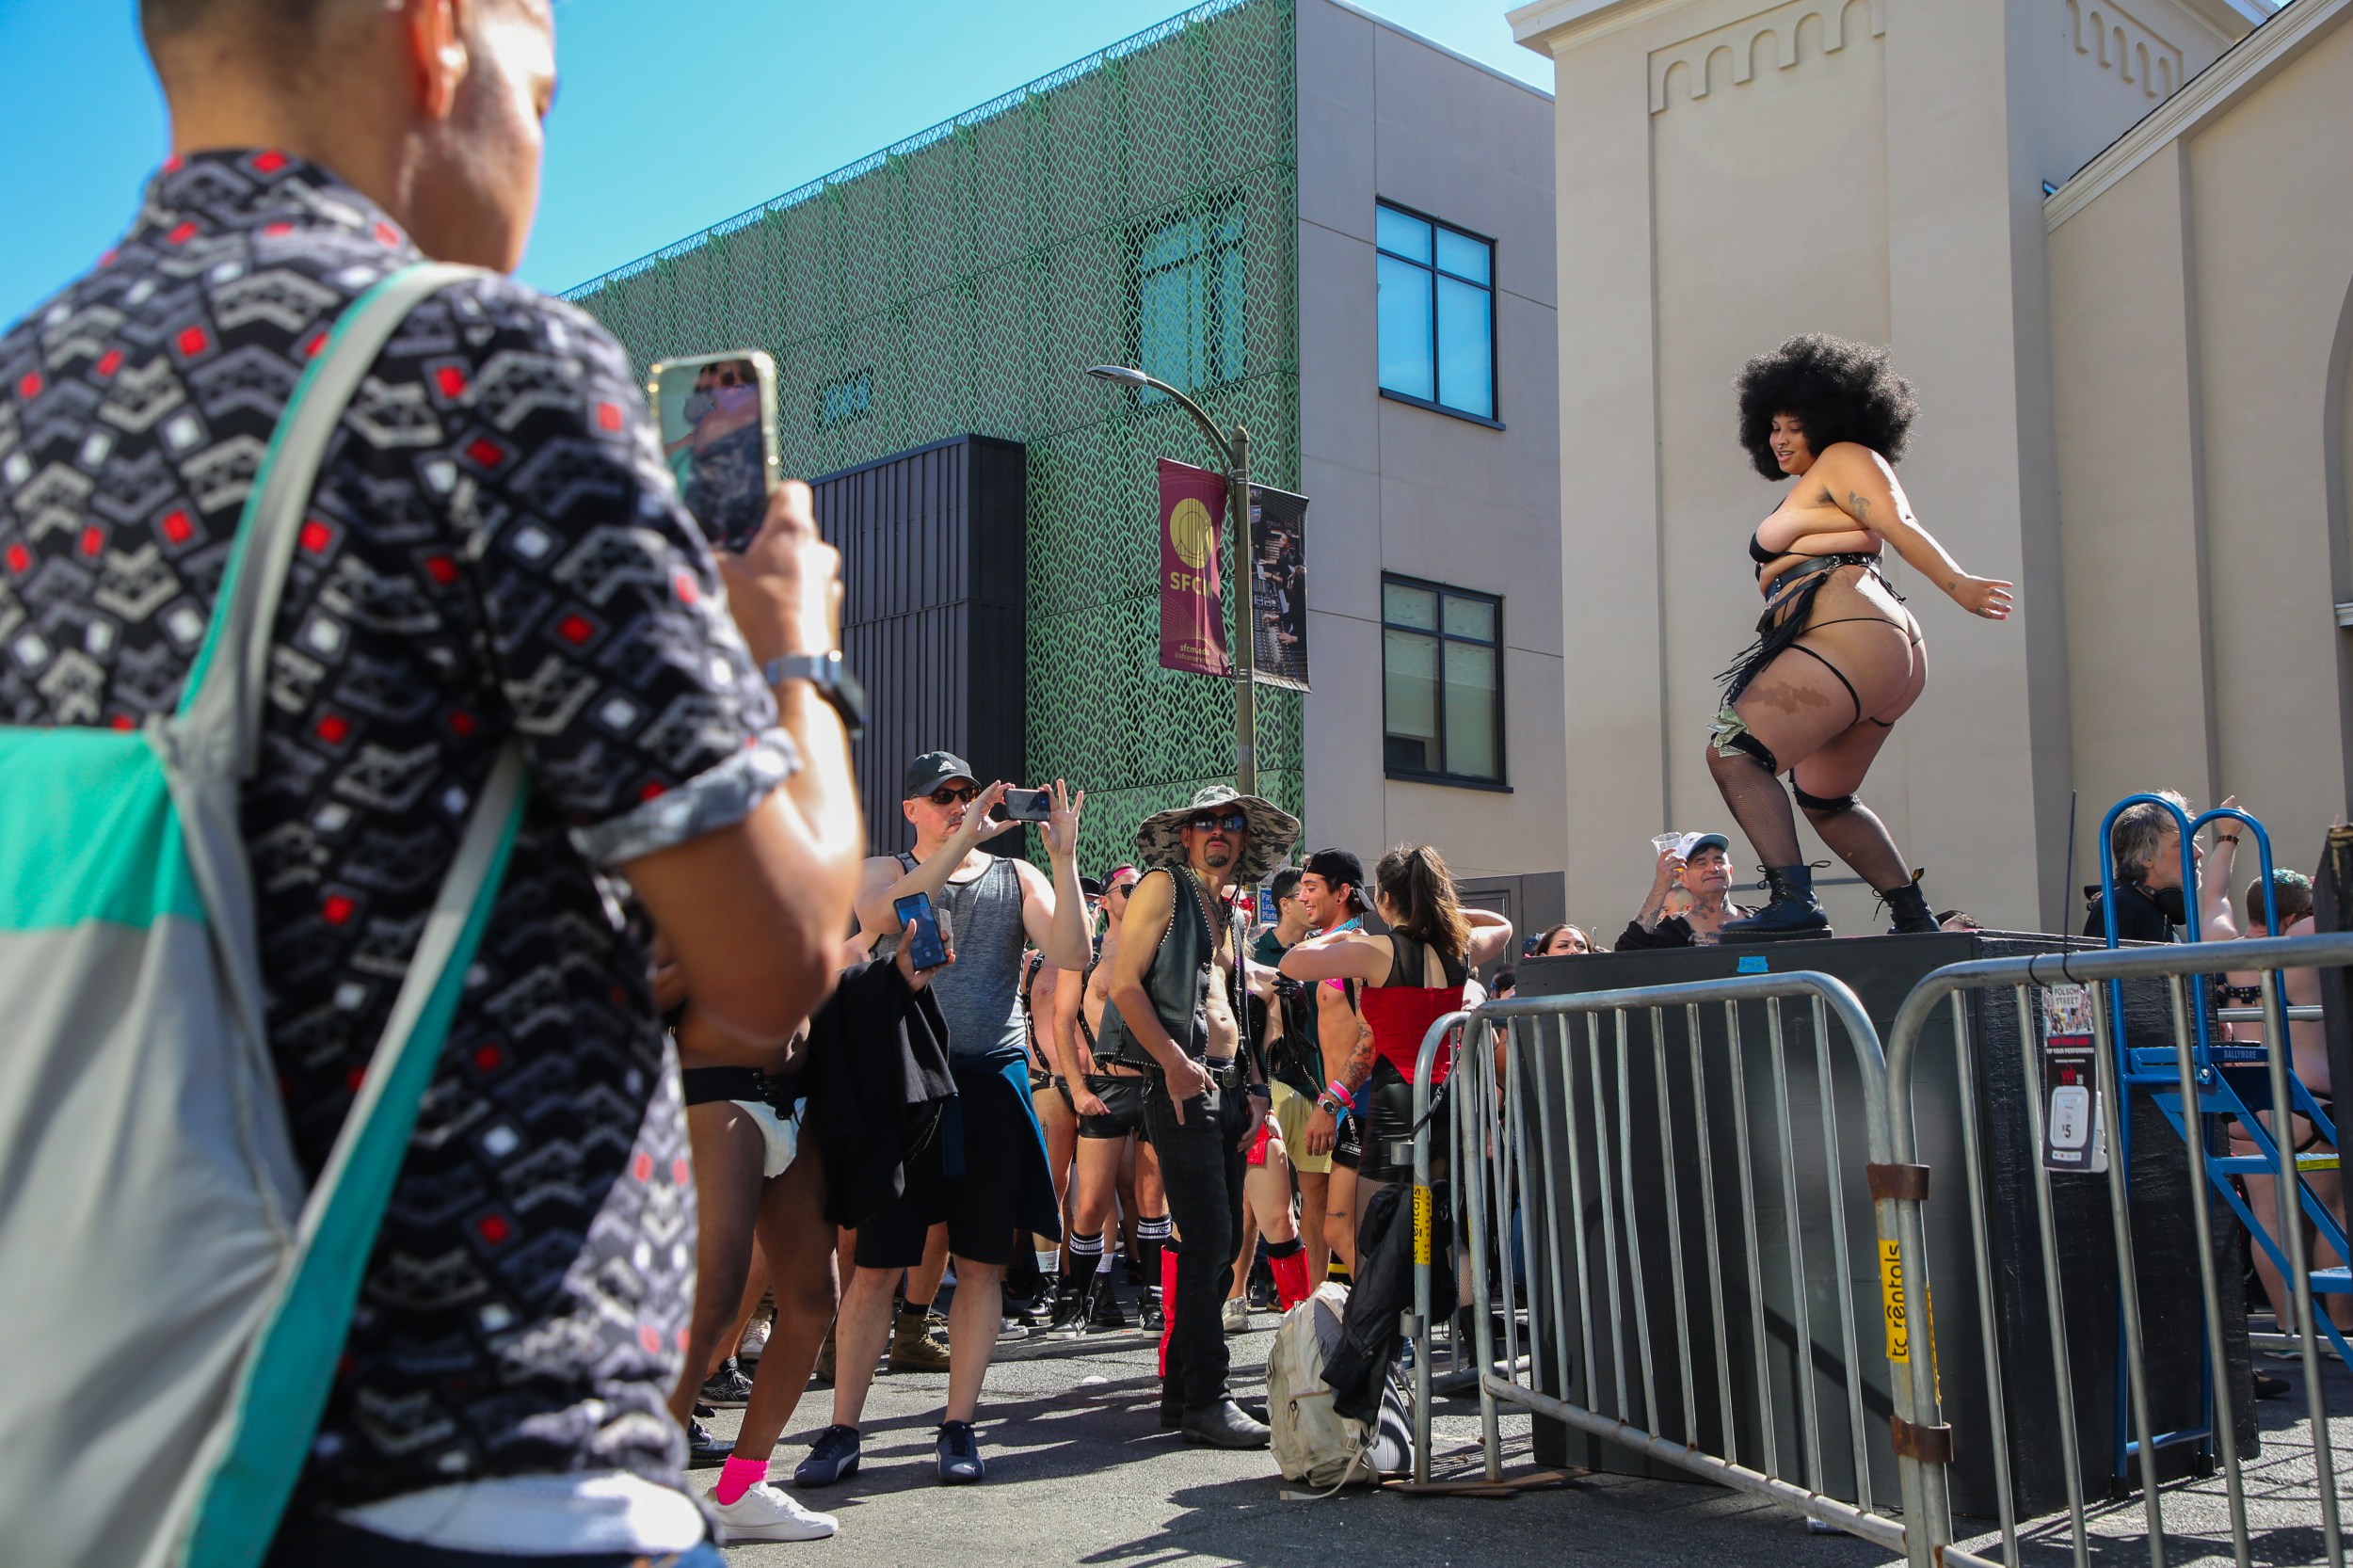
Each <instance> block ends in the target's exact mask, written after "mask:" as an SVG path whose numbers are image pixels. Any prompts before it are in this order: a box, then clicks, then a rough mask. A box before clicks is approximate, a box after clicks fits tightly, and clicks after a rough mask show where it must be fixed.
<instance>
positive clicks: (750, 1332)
mask: <svg viewBox="0 0 2353 1568" xmlns="http://www.w3.org/2000/svg"><path fill="white" fill-rule="evenodd" d="M767 1348H768V1320H767V1319H765V1318H754V1319H753V1320H752V1321H751V1326H750V1327H748V1328H746V1329H745V1330H744V1337H743V1338H742V1339H740V1340H738V1341H737V1342H736V1346H735V1358H736V1359H737V1360H738V1361H741V1362H743V1363H744V1365H746V1366H749V1365H750V1364H751V1363H753V1362H755V1361H758V1360H759V1359H760V1352H762V1351H765V1350H766V1349H767Z"/></svg>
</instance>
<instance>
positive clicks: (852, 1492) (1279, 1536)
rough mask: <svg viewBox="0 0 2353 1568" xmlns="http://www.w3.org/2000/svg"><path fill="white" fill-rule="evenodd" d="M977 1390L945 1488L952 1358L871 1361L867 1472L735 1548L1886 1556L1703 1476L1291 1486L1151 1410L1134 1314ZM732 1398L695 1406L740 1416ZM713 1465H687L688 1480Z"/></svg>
mask: <svg viewBox="0 0 2353 1568" xmlns="http://www.w3.org/2000/svg"><path fill="white" fill-rule="evenodd" d="M1276 1321H1277V1320H1276V1319H1275V1318H1274V1317H1273V1315H1272V1314H1261V1315H1259V1316H1258V1317H1257V1318H1255V1319H1253V1320H1252V1323H1253V1329H1252V1332H1250V1333H1247V1334H1240V1335H1236V1336H1233V1337H1232V1341H1231V1342H1232V1344H1233V1347H1234V1361H1235V1370H1236V1378H1235V1384H1236V1389H1237V1392H1238V1393H1240V1394H1241V1396H1242V1397H1243V1398H1244V1399H1257V1398H1259V1397H1262V1395H1263V1388H1264V1370H1265V1365H1266V1355H1267V1351H1268V1348H1269V1346H1270V1345H1271V1344H1272V1343H1273V1337H1274V1336H1273V1328H1274V1325H1275V1323H1276ZM999 1351H1000V1353H999V1355H998V1357H997V1359H996V1361H995V1362H994V1363H993V1364H992V1365H991V1367H990V1368H989V1373H988V1383H987V1392H986V1395H985V1397H984V1400H982V1404H981V1418H980V1440H981V1451H982V1453H983V1455H984V1457H985V1458H986V1460H987V1462H988V1467H989V1469H988V1479H987V1480H986V1481H985V1482H984V1484H982V1485H979V1486H972V1487H964V1488H945V1487H942V1486H940V1485H939V1484H938V1482H937V1480H936V1479H935V1474H934V1469H933V1461H932V1440H933V1434H934V1431H935V1428H936V1423H937V1421H938V1419H939V1405H940V1401H941V1400H942V1399H943V1398H944V1397H945V1395H946V1392H947V1383H948V1380H947V1377H946V1374H944V1373H930V1374H911V1373H886V1374H883V1375H881V1376H878V1377H877V1378H876V1379H875V1380H874V1391H873V1393H872V1396H871V1398H870V1400H869V1401H868V1405H867V1411H866V1420H865V1423H864V1429H863V1430H864V1434H865V1452H864V1459H863V1463H862V1465H861V1468H860V1470H859V1472H858V1474H857V1475H856V1476H855V1477H853V1478H852V1479H851V1480H848V1481H846V1482H844V1483H842V1484H841V1485H840V1486H836V1487H829V1488H825V1489H824V1490H818V1491H809V1492H803V1493H799V1494H797V1495H798V1496H800V1497H801V1500H802V1501H803V1502H805V1503H807V1504H808V1506H810V1507H812V1508H817V1509H822V1510H824V1511H825V1512H829V1513H832V1514H834V1515H836V1516H837V1517H838V1518H840V1521H841V1530H840V1534H839V1535H837V1536H835V1537H834V1538H833V1539H832V1540H830V1541H823V1542H814V1543H807V1544H746V1545H742V1546H734V1547H730V1548H728V1559H729V1560H730V1561H733V1562H739V1563H742V1564H744V1568H768V1565H771V1564H788V1563H807V1562H809V1561H812V1560H819V1559H824V1560H835V1561H848V1562H856V1563H858V1564H860V1565H861V1568H867V1565H871V1568H895V1565H898V1564H905V1565H907V1568H994V1565H997V1564H1008V1565H1010V1564H1021V1565H1024V1568H1036V1565H1041V1564H1062V1563H1102V1564H1113V1565H1119V1568H1128V1565H1139V1568H1142V1565H1149V1568H1159V1565H1160V1564H1167V1563H1193V1562H1202V1563H1243V1564H1264V1565H1266V1568H1307V1565H1310V1564H1314V1565H1329V1568H1387V1565H1390V1564H1396V1565H1398V1568H1453V1565H1454V1564H1456V1563H1464V1564H1470V1563H1476V1564H1479V1565H1480V1568H1513V1565H1516V1564H1522V1563H1528V1564H1534V1563H1545V1564H1558V1563H1583V1562H1593V1563H1600V1562H1609V1563H1629V1564H1647V1563H1659V1564H1667V1563H1677V1564H1681V1563H1699V1562H1705V1563H1710V1564H1716V1565H1721V1568H1733V1565H1737V1564H1749V1563H1754V1564H1772V1565H1775V1568H1864V1565H1866V1564H1881V1563H1886V1562H1889V1561H1891V1560H1893V1559H1891V1558H1890V1556H1889V1555H1888V1554H1887V1553H1886V1552H1884V1551H1882V1550H1881V1549H1879V1548H1877V1547H1875V1546H1871V1545H1868V1544H1865V1543H1864V1542H1861V1541H1856V1540H1853V1539H1851V1538H1849V1537H1846V1536H1835V1535H1820V1534H1816V1533H1813V1532H1811V1531H1809V1529H1808V1528H1807V1526H1806V1522H1805V1521H1804V1520H1803V1519H1801V1518H1799V1517H1798V1516H1797V1515H1795V1514H1792V1513H1789V1512H1785V1511H1784V1510H1782V1509H1779V1508H1776V1507H1773V1506H1771V1505H1769V1504H1766V1503H1762V1502H1758V1501H1754V1500H1752V1499H1750V1498H1747V1497H1745V1496H1738V1495H1736V1494H1733V1493H1728V1492H1723V1491H1720V1490H1718V1489H1716V1488H1714V1487H1710V1486H1704V1485H1699V1484H1691V1485H1682V1484H1678V1483H1674V1482H1662V1481H1650V1480H1626V1479H1623V1478H1617V1477H1600V1476H1595V1477H1587V1478H1583V1479H1580V1480H1577V1481H1575V1482H1573V1483H1572V1484H1570V1485H1569V1486H1566V1487H1561V1488H1558V1489H1554V1490H1549V1491H1540V1492H1527V1493H1523V1494H1521V1495H1519V1496H1513V1497H1510V1498H1507V1499H1474V1498H1462V1497H1427V1496H1402V1495H1400V1494H1397V1493H1394V1492H1387V1491H1384V1492H1378V1493H1375V1492H1371V1491H1369V1490H1365V1489H1351V1490H1349V1491H1347V1492H1343V1493H1341V1494H1340V1495H1339V1496H1336V1497H1333V1498H1330V1499H1327V1500H1321V1501H1286V1500H1284V1499H1283V1497H1282V1493H1283V1491H1284V1490H1285V1483H1284V1481H1283V1480H1282V1478H1281V1477H1280V1476H1279V1475H1277V1474H1276V1472H1275V1468H1274V1462H1273V1458H1272V1457H1271V1456H1270V1455H1269V1454H1268V1453H1266V1452H1265V1451H1264V1450H1259V1451H1257V1452H1244V1453H1230V1452H1221V1451H1218V1450H1215V1449H1209V1448H1195V1447H1192V1446H1189V1445H1187V1444H1186V1443H1184V1442H1183V1441H1182V1440H1181V1439H1179V1438H1178V1437H1177V1435H1176V1434H1175V1433H1170V1432H1160V1430H1159V1423H1158V1400H1159V1397H1160V1388H1159V1381H1158V1379H1157V1378H1156V1377H1155V1376H1154V1345H1153V1341H1152V1340H1151V1339H1150V1338H1148V1337H1147V1336H1144V1335H1143V1334H1142V1333H1140V1332H1136V1331H1132V1330H1131V1331H1128V1332H1126V1333H1117V1332H1113V1333H1107V1334H1092V1335H1088V1336H1083V1337H1080V1338H1077V1339H1070V1338H1057V1339H1032V1340H1029V1341H1024V1342H1019V1343H1015V1344H1009V1345H1003V1346H1000V1347H999ZM831 1402H832V1396H831V1391H830V1390H829V1389H826V1388H823V1387H812V1388H810V1390H809V1391H808V1394H807V1395H805V1396H804V1397H803V1399H802V1401H801V1406H800V1409H799V1410H798V1411H797V1412H796V1413H795V1415H794V1417H793V1420H792V1425H791V1427H790V1428H789V1429H788V1430H787V1432H786V1435H785V1441H784V1442H783V1443H782V1444H780V1445H778V1447H777V1449H776V1465H775V1471H776V1475H777V1477H778V1478H779V1480H781V1481H784V1482H785V1483H786V1484H788V1485H789V1477H790V1474H791V1470H792V1465H793V1464H795V1463H797V1462H798V1460H799V1459H800V1458H801V1456H802V1455H803V1454H804V1453H806V1452H807V1451H808V1445H809V1443H810V1442H811V1441H813V1440H814V1439H815V1437H816V1434H817V1433H818V1432H820V1431H821V1430H823V1428H824V1425H825V1423H826V1421H827V1420H828V1419H829V1418H830V1416H829V1413H830V1410H831ZM1478 1416H1479V1410H1478V1404H1477V1401H1476V1400H1474V1399H1468V1398H1465V1399H1461V1400H1447V1401H1443V1402H1442V1403H1441V1404H1440V1405H1439V1407H1438V1418H1437V1440H1436V1445H1435V1446H1436V1450H1437V1458H1436V1465H1435V1468H1436V1470H1437V1472H1438V1473H1439V1474H1440V1475H1441V1476H1444V1475H1446V1474H1448V1473H1453V1474H1458V1475H1465V1476H1469V1475H1476V1474H1477V1473H1478V1472H1479V1420H1478ZM736 1419H737V1413H736V1412H733V1411H723V1412H721V1413H720V1415H719V1416H717V1417H715V1418H712V1419H709V1420H707V1421H706V1423H705V1424H706V1425H708V1426H710V1427H711V1428H712V1430H713V1431H714V1432H733V1431H734V1428H735V1423H736ZM1505 1435H1506V1438H1507V1440H1508V1443H1509V1452H1508V1454H1507V1461H1506V1464H1507V1472H1509V1471H1511V1470H1518V1471H1522V1472H1526V1471H1531V1470H1533V1469H1534V1468H1535V1467H1536V1466H1535V1464H1534V1463H1533V1460H1532V1457H1531V1456H1530V1454H1529V1443H1528V1422H1527V1421H1526V1420H1525V1419H1524V1418H1519V1419H1507V1421H1506V1423H1505ZM717 1473H718V1472H717V1471H716V1470H711V1471H698V1472H696V1476H697V1479H698V1480H699V1481H700V1482H701V1484H704V1485H708V1484H709V1483H710V1481H711V1480H713V1479H715V1478H716V1476H717Z"/></svg>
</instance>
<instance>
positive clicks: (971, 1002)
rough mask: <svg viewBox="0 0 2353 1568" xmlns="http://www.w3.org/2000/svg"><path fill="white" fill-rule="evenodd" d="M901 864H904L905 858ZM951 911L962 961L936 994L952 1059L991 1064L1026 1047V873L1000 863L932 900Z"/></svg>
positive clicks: (937, 981) (937, 980)
mask: <svg viewBox="0 0 2353 1568" xmlns="http://www.w3.org/2000/svg"><path fill="white" fill-rule="evenodd" d="M900 858H901V861H902V863H903V864H904V863H906V856H901V857H900ZM932 903H933V905H934V906H935V907H936V908H939V909H943V910H945V911H947V915H948V920H949V931H948V935H949V939H950V941H952V943H953V944H954V946H955V950H956V961H955V962H954V963H952V964H951V965H949V966H948V967H947V968H944V969H942V970H940V971H939V973H938V974H937V975H936V976H935V977H934V978H933V980H932V994H933V995H934V996H936V997H937V998H938V999H939V1011H940V1012H941V1013H942V1014H943V1015H944V1016H946V1017H947V1019H948V1054H949V1055H951V1056H985V1055H987V1054H988V1053H989V1052H990V1051H993V1050H996V1049H998V1048H1000V1047H1005V1046H1010V1047H1012V1048H1014V1049H1016V1050H1019V1049H1020V1048H1021V1046H1022V1018H1021V949H1022V946H1023V944H1024V942H1025V941H1026V939H1027V938H1026V937H1025V936H1024V935H1023V932H1022V927H1021V873H1020V872H1016V871H1015V870H1014V869H1013V863H1012V862H1011V861H1010V860H1007V859H1005V858H1004V857H1003V856H995V855H992V856H989V866H988V870H986V871H984V872H982V873H981V874H980V875H978V876H976V877H974V878H973V879H972V880H971V881H969V882H965V883H955V882H951V883H949V884H948V886H946V887H945V888H941V889H940V890H939V891H938V892H936V893H935V894H933V895H932Z"/></svg>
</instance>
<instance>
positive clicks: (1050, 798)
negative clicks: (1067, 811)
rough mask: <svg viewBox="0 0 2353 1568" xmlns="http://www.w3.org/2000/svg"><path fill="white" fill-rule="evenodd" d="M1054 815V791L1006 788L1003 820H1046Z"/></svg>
mask: <svg viewBox="0 0 2353 1568" xmlns="http://www.w3.org/2000/svg"><path fill="white" fill-rule="evenodd" d="M1053 815H1054V792H1052V791H1051V790H1007V791H1006V792H1005V820H1006V821H1008V822H1047V821H1049V820H1050V819H1051V818H1052V817H1053Z"/></svg>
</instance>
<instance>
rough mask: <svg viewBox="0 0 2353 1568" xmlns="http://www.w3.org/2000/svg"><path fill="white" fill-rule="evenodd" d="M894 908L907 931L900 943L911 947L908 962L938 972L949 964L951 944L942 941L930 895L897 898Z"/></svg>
mask: <svg viewBox="0 0 2353 1568" xmlns="http://www.w3.org/2000/svg"><path fill="white" fill-rule="evenodd" d="M890 906H891V908H892V909H893V910H894V911H896V912H897V914H898V916H899V924H900V926H901V927H902V928H904V929H903V930H902V932H901V936H900V940H902V941H904V943H905V944H906V946H907V961H908V962H909V963H911V964H913V965H914V966H915V967H916V968H919V969H936V968H939V966H941V965H942V964H945V963H946V962H948V948H947V944H946V943H945V942H943V941H941V940H940V936H939V917H938V915H937V913H936V912H935V911H934V910H933V908H932V896H931V894H929V893H910V894H908V895H907V896H906V897H905V898H903V899H893V900H892V901H891V904H890Z"/></svg>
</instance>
